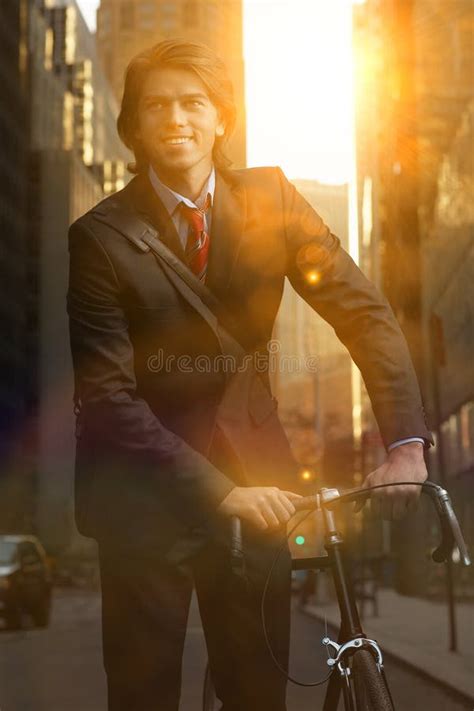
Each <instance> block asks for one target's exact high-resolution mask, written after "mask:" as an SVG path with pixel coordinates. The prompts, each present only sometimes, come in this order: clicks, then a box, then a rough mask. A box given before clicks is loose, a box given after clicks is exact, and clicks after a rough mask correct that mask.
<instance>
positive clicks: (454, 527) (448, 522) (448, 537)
mask: <svg viewBox="0 0 474 711" xmlns="http://www.w3.org/2000/svg"><path fill="white" fill-rule="evenodd" d="M437 508H438V513H439V520H440V523H441V529H442V532H443V538H442V541H441V545H439V546H438V548H437V549H436V550H435V551H433V555H432V557H433V560H434V561H435V562H437V563H442V562H444V561H446V560H447V559H448V558H449V556H450V555H451V553H452V550H453V546H454V545H456V546H457V548H458V550H459V555H460V557H461V560H462V562H463V564H464V565H471V559H470V557H469V553H468V550H467V546H466V543H465V541H464V538H463V535H462V532H461V527H460V526H459V522H458V520H457V518H456V514H455V513H454V510H453V507H452V505H451V500H450V498H449V495H448V493H447V492H446V491H444V490H441V491H440V492H439V494H438V497H437Z"/></svg>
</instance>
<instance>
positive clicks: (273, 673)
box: [99, 521, 291, 711]
mask: <svg viewBox="0 0 474 711" xmlns="http://www.w3.org/2000/svg"><path fill="white" fill-rule="evenodd" d="M225 523H226V525H225V526H224V524H223V523H221V524H220V525H219V527H218V529H216V530H215V535H211V536H208V537H207V538H206V542H205V543H204V544H203V545H202V546H201V547H199V550H198V551H197V552H194V553H192V554H191V555H188V556H186V555H182V554H180V555H178V556H175V557H176V558H177V560H171V561H170V560H169V558H166V557H164V556H158V555H155V556H153V555H145V554H143V552H141V553H140V555H138V554H137V555H130V554H129V553H128V554H127V555H126V556H124V555H122V554H121V552H120V551H118V550H110V549H107V550H105V549H104V548H103V547H102V546H101V545H100V542H99V559H100V573H101V584H102V637H103V656H104V668H105V671H106V674H107V686H108V711H177V710H178V708H179V698H180V690H181V665H182V655H183V648H184V640H185V635H186V626H187V619H188V611H189V605H190V600H191V595H192V590H193V586H195V588H196V594H197V598H198V603H199V611H200V615H201V620H202V625H203V629H204V634H205V639H206V645H207V651H208V657H209V665H210V670H211V677H212V680H213V684H214V687H215V689H216V694H217V697H218V699H219V700H220V702H221V704H222V705H221V706H220V709H221V711H267V710H268V711H285V710H286V701H285V697H286V679H285V677H284V676H283V675H282V674H281V672H280V671H279V670H278V669H277V668H276V666H275V665H274V663H273V661H272V659H271V656H270V653H269V651H268V648H267V646H266V643H265V639H264V633H263V628H262V623H261V600H262V593H263V589H264V586H265V582H266V579H267V575H268V573H269V570H270V567H271V565H272V563H273V560H274V558H275V554H276V552H277V551H278V548H279V547H280V546H281V545H282V544H283V550H282V552H281V554H280V556H279V558H278V559H277V563H276V565H275V567H274V569H273V573H272V577H271V582H270V585H269V588H268V591H267V595H266V602H265V621H266V627H267V633H268V639H269V641H270V644H271V648H272V651H273V653H274V655H275V657H276V658H277V660H278V661H279V664H280V665H281V666H282V667H283V668H285V669H287V668H288V657H289V637H290V596H291V556H290V553H289V550H288V545H287V543H286V541H285V532H284V531H283V530H280V531H279V532H278V533H277V534H276V535H275V533H272V534H270V533H268V532H256V531H255V530H254V529H252V530H249V528H250V527H248V526H246V525H245V523H244V525H243V544H244V551H245V578H246V580H244V579H243V578H242V577H241V576H239V575H238V574H236V572H235V571H233V570H232V568H231V563H230V550H229V540H230V524H229V522H228V521H226V522H225ZM182 543H183V545H182V546H181V549H182V551H186V549H188V550H192V549H193V547H194V548H196V546H195V545H194V546H193V542H192V541H191V544H190V545H189V546H188V545H187V541H183V542H182ZM196 711H198V709H196Z"/></svg>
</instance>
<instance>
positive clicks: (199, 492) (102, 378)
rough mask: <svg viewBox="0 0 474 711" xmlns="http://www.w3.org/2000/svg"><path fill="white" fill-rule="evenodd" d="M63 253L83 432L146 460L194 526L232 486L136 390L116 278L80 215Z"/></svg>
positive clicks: (107, 447)
mask: <svg viewBox="0 0 474 711" xmlns="http://www.w3.org/2000/svg"><path fill="white" fill-rule="evenodd" d="M69 252H70V270H69V288H68V295H67V310H68V315H69V332H70V343H71V352H72V359H73V366H74V373H75V381H76V388H77V389H78V392H79V394H80V397H81V404H82V408H81V428H82V430H83V432H84V436H85V435H86V434H87V432H88V431H89V432H92V433H93V436H94V437H95V438H96V439H97V438H99V440H100V446H101V447H103V448H104V449H105V450H108V451H113V452H115V453H117V452H119V453H120V452H123V453H124V454H126V455H127V456H129V455H131V456H132V458H136V461H137V463H138V462H146V463H147V467H146V468H145V469H142V468H140V467H137V471H139V472H141V473H142V472H143V471H146V472H147V475H148V472H149V471H150V470H151V471H152V472H153V473H154V475H155V472H156V476H157V477H162V478H163V479H164V481H163V483H164V484H166V485H169V486H171V488H172V491H173V496H176V499H175V500H176V502H177V507H178V510H179V512H180V514H181V515H182V516H183V518H184V520H185V521H186V522H189V524H190V525H199V523H201V522H203V521H204V520H205V519H206V518H207V517H208V516H209V515H210V514H211V513H213V512H214V511H215V509H216V508H217V506H218V505H219V503H220V502H221V501H222V500H223V499H224V498H225V497H226V496H227V494H228V493H229V492H230V491H231V490H232V489H233V488H234V486H235V484H234V483H233V482H232V481H231V480H230V479H228V478H227V477H226V476H225V475H224V474H223V473H222V472H220V471H219V470H218V469H217V468H215V467H214V466H213V465H212V464H211V463H210V462H209V461H208V460H207V459H206V458H205V457H204V456H203V455H201V454H200V453H199V452H197V451H196V450H194V449H193V448H191V447H190V446H189V445H188V444H187V443H186V442H185V441H184V440H183V439H182V438H180V437H179V436H177V435H176V434H174V433H173V432H171V431H170V430H168V429H167V428H165V427H164V426H163V424H162V423H161V422H160V420H159V419H158V418H157V417H156V416H155V414H154V413H153V412H152V410H151V409H150V407H149V405H148V404H147V402H146V401H145V400H144V399H143V398H141V397H139V396H138V395H137V390H136V379H135V373H134V353H133V345H132V343H131V341H130V337H129V329H128V322H127V318H126V313H125V311H124V309H123V307H122V305H121V300H120V289H119V284H118V279H117V276H116V273H115V271H114V268H113V264H112V263H111V261H110V259H109V257H108V254H107V252H106V250H105V249H104V247H103V246H102V244H101V242H100V240H99V238H98V237H97V236H96V235H95V234H94V233H93V232H92V231H91V230H90V229H89V228H88V226H87V225H84V224H82V223H81V222H80V221H78V222H76V223H74V224H73V225H72V226H71V228H70V230H69ZM150 465H151V466H150ZM165 479H166V481H165Z"/></svg>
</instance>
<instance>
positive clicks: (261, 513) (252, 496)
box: [217, 486, 301, 531]
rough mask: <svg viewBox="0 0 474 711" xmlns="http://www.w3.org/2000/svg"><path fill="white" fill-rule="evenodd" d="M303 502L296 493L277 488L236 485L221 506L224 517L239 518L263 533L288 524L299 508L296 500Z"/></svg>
mask: <svg viewBox="0 0 474 711" xmlns="http://www.w3.org/2000/svg"><path fill="white" fill-rule="evenodd" d="M297 499H301V496H300V495H299V494H294V493H293V492H292V491H282V490H281V489H278V488H277V487H276V486H236V487H235V488H234V489H232V491H231V492H230V494H228V495H227V496H226V498H225V499H224V501H222V502H221V504H220V505H219V507H218V509H217V510H218V512H219V513H221V514H224V516H239V517H240V518H244V519H246V520H247V521H250V523H252V524H254V526H256V527H257V528H259V529H260V530H261V531H265V530H267V529H270V530H271V529H275V528H278V526H281V525H282V524H284V523H287V522H288V521H289V520H290V518H291V517H292V516H293V515H294V513H295V511H296V509H295V507H294V506H293V504H292V501H295V500H297Z"/></svg>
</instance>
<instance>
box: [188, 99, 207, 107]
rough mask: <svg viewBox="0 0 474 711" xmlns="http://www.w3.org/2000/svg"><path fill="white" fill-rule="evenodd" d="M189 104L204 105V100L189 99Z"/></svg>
mask: <svg viewBox="0 0 474 711" xmlns="http://www.w3.org/2000/svg"><path fill="white" fill-rule="evenodd" d="M188 104H191V105H192V106H204V102H202V101H199V99H191V100H190V101H188Z"/></svg>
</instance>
